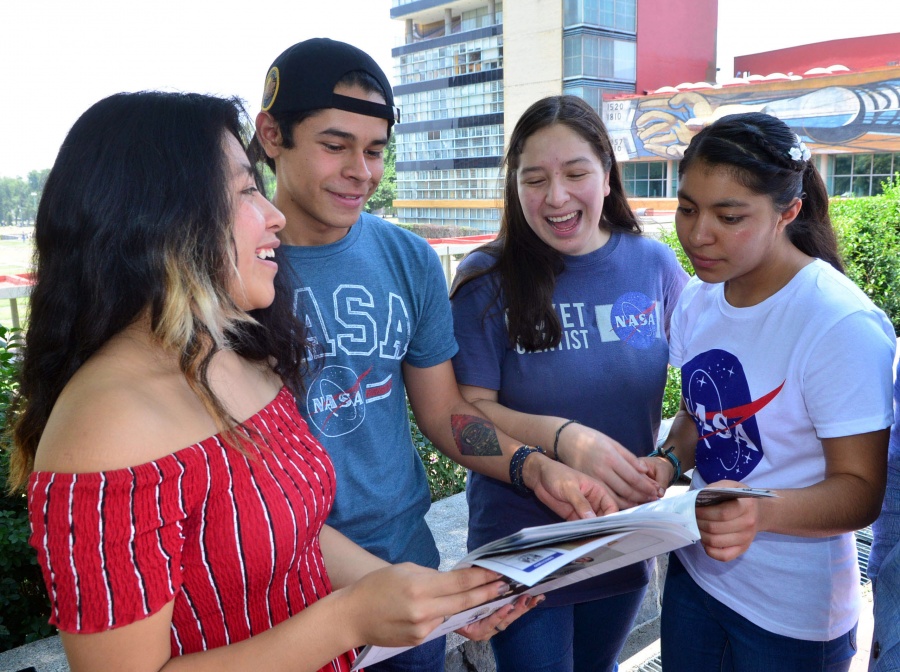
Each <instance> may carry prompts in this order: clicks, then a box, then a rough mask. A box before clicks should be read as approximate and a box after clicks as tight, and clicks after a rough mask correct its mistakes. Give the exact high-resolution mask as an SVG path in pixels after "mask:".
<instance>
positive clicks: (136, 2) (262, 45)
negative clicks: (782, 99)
mask: <svg viewBox="0 0 900 672" xmlns="http://www.w3.org/2000/svg"><path fill="white" fill-rule="evenodd" d="M515 1H516V0H506V2H515ZM639 1H640V2H665V1H666V0H639ZM896 1H897V0H853V2H852V3H847V2H846V0H753V2H752V3H748V2H747V0H719V41H718V55H719V62H718V65H719V67H720V68H721V71H722V72H730V71H732V70H733V66H732V59H733V57H734V56H735V55H741V54H750V53H756V52H759V51H767V50H769V49H778V48H782V47H787V46H793V45H796V44H806V43H810V42H820V41H823V40H828V39H836V38H841V37H855V36H859V35H874V34H882V33H892V32H898V33H900V12H897V11H896V10H895V9H894V8H893V7H892V6H893V5H894V4H895V3H896ZM748 5H750V6H752V8H753V12H752V15H751V12H749V11H748V10H747V7H748ZM390 7H391V0H269V1H268V2H258V3H250V2H247V1H246V0H244V1H242V2H237V1H235V0H216V1H215V2H211V1H209V0H152V1H149V0H0V27H2V37H0V129H2V130H0V133H2V135H0V176H2V177H15V176H22V177H24V176H25V175H26V174H27V173H28V172H29V171H30V170H38V169H43V168H49V167H50V166H51V165H52V164H53V160H54V159H55V157H56V152H57V150H58V149H59V146H60V144H61V143H62V141H63V139H64V138H65V134H66V132H67V131H68V130H69V128H70V127H71V125H72V124H73V123H74V122H75V120H76V119H77V118H78V116H79V115H80V114H81V113H82V112H84V110H86V109H87V108H88V107H90V105H92V104H93V103H94V102H96V101H98V100H100V99H101V98H104V97H105V96H108V95H111V94H113V93H117V92H119V91H140V90H145V89H159V90H169V91H173V90H174V91H199V92H202V93H213V94H219V95H228V96H231V95H237V96H239V97H241V98H243V99H244V100H245V101H246V104H247V108H248V111H249V112H250V114H251V115H255V114H256V112H257V111H258V110H259V100H260V97H261V95H262V85H263V80H264V77H265V74H266V72H267V70H268V68H269V66H270V65H271V63H272V61H273V60H275V57H276V56H278V54H279V53H281V52H282V51H283V50H284V49H286V48H287V47H289V46H290V45H292V44H294V43H295V42H299V41H301V40H304V39H306V38H309V37H331V38H335V39H340V40H343V41H345V42H350V43H351V44H355V45H356V46H358V47H360V48H361V49H364V50H365V51H367V52H369V53H370V54H371V55H372V56H373V57H374V58H375V60H376V61H377V62H378V63H379V64H380V65H381V66H382V68H384V70H385V72H386V73H387V74H388V77H389V78H391V80H392V81H394V77H393V64H392V61H391V49H392V47H394V46H397V45H398V44H401V43H402V34H403V22H402V21H395V20H392V19H391V18H390ZM850 7H852V11H848V10H849V8H850ZM673 39H684V36H673ZM824 65H833V64H831V63H827V64H824ZM762 74H768V73H762ZM677 83H678V82H673V83H672V84H673V85H674V84H677Z"/></svg>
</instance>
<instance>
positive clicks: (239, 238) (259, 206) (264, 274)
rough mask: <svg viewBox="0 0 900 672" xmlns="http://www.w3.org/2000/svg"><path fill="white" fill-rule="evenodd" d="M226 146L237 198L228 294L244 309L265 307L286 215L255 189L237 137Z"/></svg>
mask: <svg viewBox="0 0 900 672" xmlns="http://www.w3.org/2000/svg"><path fill="white" fill-rule="evenodd" d="M224 144H225V154H226V156H227V157H228V172H229V183H228V184H229V190H230V193H231V194H232V198H233V199H234V206H233V207H234V232H233V235H234V250H235V260H236V267H237V274H236V275H233V276H232V277H231V280H230V282H229V285H228V293H229V294H230V295H231V297H232V299H233V300H234V302H235V304H236V305H237V306H238V307H239V308H241V309H242V310H255V309H257V308H266V307H267V306H269V305H270V304H271V303H272V301H273V300H274V299H275V273H277V272H278V264H276V263H275V262H274V261H273V260H272V257H274V256H275V248H276V247H278V245H279V242H278V238H277V237H276V234H277V233H278V232H279V231H281V229H282V228H284V216H283V215H282V214H281V213H280V212H279V211H278V210H277V209H276V208H275V206H274V205H272V204H271V203H269V201H267V200H266V198H265V197H264V196H263V195H262V194H261V193H260V192H259V190H258V189H257V188H256V180H255V179H254V174H253V171H252V170H251V168H250V162H249V161H248V160H247V155H246V153H245V152H244V148H243V147H241V143H240V142H238V140H237V138H235V137H234V136H233V135H231V134H228V135H226V138H225V143H224Z"/></svg>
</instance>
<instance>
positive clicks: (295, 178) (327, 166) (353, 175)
mask: <svg viewBox="0 0 900 672" xmlns="http://www.w3.org/2000/svg"><path fill="white" fill-rule="evenodd" d="M334 92H335V93H336V94H339V95H342V96H350V97H353V98H361V99H363V100H368V101H371V102H375V103H381V104H384V102H385V101H384V98H383V97H382V96H381V95H379V94H377V93H372V92H367V91H365V90H364V89H363V88H362V87H360V86H357V85H354V86H345V85H339V86H337V87H335V89H334ZM293 133H294V135H293V143H294V146H293V147H292V148H291V149H285V148H284V147H283V146H280V147H276V148H274V149H273V152H274V156H273V158H274V160H275V166H276V171H275V174H276V176H277V179H278V186H277V188H276V193H275V203H276V204H277V205H278V207H279V208H281V209H282V211H283V212H284V213H285V215H286V216H287V219H288V223H287V228H286V229H285V232H284V235H283V238H284V240H285V242H287V243H290V244H303V245H325V244H327V243H332V242H335V241H337V240H340V239H341V238H343V237H344V236H345V235H346V234H347V231H349V230H350V227H351V226H353V225H354V224H356V221H357V220H358V219H359V215H360V213H361V212H362V210H363V207H364V206H365V204H366V201H368V200H369V197H370V196H371V195H372V194H373V193H375V189H376V188H377V187H378V183H379V182H381V176H382V175H383V174H384V156H383V154H384V147H385V145H387V142H388V122H387V120H385V119H379V118H377V117H369V116H366V115H364V114H356V113H355V112H347V111H345V110H338V109H334V108H328V109H325V110H321V111H319V112H317V113H316V114H314V115H313V116H311V117H307V118H306V119H304V120H303V121H301V122H300V123H299V124H297V125H296V126H295V127H294V129H293Z"/></svg>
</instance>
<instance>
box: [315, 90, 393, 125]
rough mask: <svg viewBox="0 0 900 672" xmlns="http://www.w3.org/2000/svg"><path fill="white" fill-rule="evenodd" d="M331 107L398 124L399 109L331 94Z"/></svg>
mask: <svg viewBox="0 0 900 672" xmlns="http://www.w3.org/2000/svg"><path fill="white" fill-rule="evenodd" d="M331 106H332V107H334V108H337V109H339V110H344V111H345V112H355V113H356V114H364V115H366V116H367V117H378V118H379V119H387V120H388V121H394V122H397V123H399V122H400V108H399V107H393V106H391V105H386V104H383V103H373V102H372V101H370V100H363V99H361V98H353V97H352V96H342V95H340V94H337V93H333V94H331Z"/></svg>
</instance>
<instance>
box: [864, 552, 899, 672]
mask: <svg viewBox="0 0 900 672" xmlns="http://www.w3.org/2000/svg"><path fill="white" fill-rule="evenodd" d="M874 594H875V636H874V638H873V641H872V650H871V654H872V660H871V662H870V664H869V670H870V671H871V672H897V671H898V670H900V542H898V543H897V545H895V546H894V549H893V550H892V551H891V552H890V553H889V554H888V556H887V557H886V558H885V559H884V562H883V563H882V564H881V567H880V568H879V570H878V576H877V577H876V578H875V586H874Z"/></svg>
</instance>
